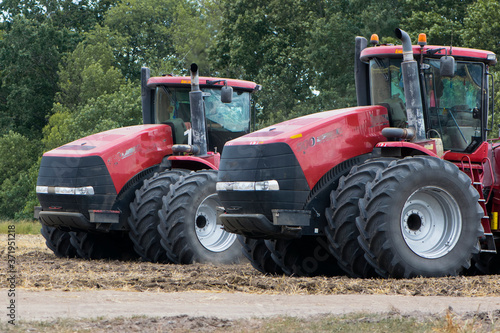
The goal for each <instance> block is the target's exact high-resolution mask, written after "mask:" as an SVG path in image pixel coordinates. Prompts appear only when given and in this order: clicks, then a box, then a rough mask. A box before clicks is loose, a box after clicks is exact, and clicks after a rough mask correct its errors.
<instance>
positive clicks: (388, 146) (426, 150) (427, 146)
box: [374, 140, 441, 158]
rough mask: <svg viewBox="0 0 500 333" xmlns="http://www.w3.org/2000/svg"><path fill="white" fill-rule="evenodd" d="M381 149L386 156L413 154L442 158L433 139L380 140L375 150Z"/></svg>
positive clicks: (381, 152)
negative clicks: (417, 141) (421, 140)
mask: <svg viewBox="0 0 500 333" xmlns="http://www.w3.org/2000/svg"><path fill="white" fill-rule="evenodd" d="M377 150H378V151H379V152H380V154H381V156H385V157H406V156H413V155H429V156H433V157H437V158H441V157H440V156H439V155H438V154H437V150H436V142H435V141H433V140H429V141H423V142H419V143H413V142H407V141H389V142H379V143H377V144H376V145H375V149H374V152H376V151H377Z"/></svg>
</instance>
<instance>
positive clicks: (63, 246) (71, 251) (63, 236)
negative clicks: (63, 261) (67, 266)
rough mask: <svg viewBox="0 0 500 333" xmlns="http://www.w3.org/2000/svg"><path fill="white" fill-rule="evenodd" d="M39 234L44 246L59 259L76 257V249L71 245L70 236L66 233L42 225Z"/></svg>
mask: <svg viewBox="0 0 500 333" xmlns="http://www.w3.org/2000/svg"><path fill="white" fill-rule="evenodd" d="M41 233H42V236H43V237H44V238H45V244H46V245H47V247H48V248H49V249H51V250H52V252H54V254H55V255H56V256H58V257H61V258H75V257H77V256H78V255H77V252H76V248H75V247H74V246H73V245H72V244H71V236H70V234H69V232H68V231H63V230H59V229H57V228H54V227H49V226H46V225H44V224H42V230H41Z"/></svg>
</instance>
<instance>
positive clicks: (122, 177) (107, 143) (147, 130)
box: [42, 125, 173, 193]
mask: <svg viewBox="0 0 500 333" xmlns="http://www.w3.org/2000/svg"><path fill="white" fill-rule="evenodd" d="M172 145H173V140H172V130H171V128H170V126H168V125H138V126H130V127H123V128H117V129H113V130H109V131H105V132H101V133H97V134H93V135H90V136H87V137H84V138H81V139H78V140H76V141H73V142H70V143H68V144H65V145H64V146H61V147H58V148H56V149H53V150H51V151H48V152H46V153H45V154H43V159H45V165H46V167H47V168H54V169H57V168H60V165H62V164H64V165H68V166H78V165H79V164H81V163H80V160H83V159H88V158H89V157H94V158H95V157H99V158H101V159H102V161H103V163H104V165H105V167H106V169H107V170H108V172H109V174H110V175H111V178H112V180H113V184H114V186H115V188H116V193H119V192H120V190H121V189H122V188H123V186H124V185H125V184H126V183H127V182H128V181H129V180H130V179H131V178H132V177H133V176H135V175H137V174H138V173H139V172H141V171H143V170H145V169H147V168H149V167H151V166H154V165H157V164H160V163H161V161H162V159H163V158H164V157H165V156H167V155H171V154H172ZM43 159H42V161H43ZM50 161H53V162H50ZM61 161H64V163H62V162H61ZM61 163H62V164H61Z"/></svg>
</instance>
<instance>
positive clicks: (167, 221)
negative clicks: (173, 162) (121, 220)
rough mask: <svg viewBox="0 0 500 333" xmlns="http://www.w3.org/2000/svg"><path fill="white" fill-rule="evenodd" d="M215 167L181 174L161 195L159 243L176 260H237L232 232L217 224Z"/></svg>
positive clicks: (182, 262) (203, 261)
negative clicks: (165, 193) (167, 191)
mask: <svg viewBox="0 0 500 333" xmlns="http://www.w3.org/2000/svg"><path fill="white" fill-rule="evenodd" d="M216 183H217V171H216V170H201V171H197V172H192V173H190V174H189V175H186V176H182V177H181V178H180V180H179V181H178V182H177V183H176V184H175V185H174V186H172V187H171V189H170V192H169V194H168V195H166V196H164V197H163V206H162V209H161V210H160V211H159V212H158V215H159V217H160V224H159V226H158V231H159V233H160V235H161V245H162V246H163V248H164V249H165V251H166V253H167V257H168V258H169V259H170V260H171V261H172V262H173V263H176V264H191V263H195V262H196V263H216V264H233V263H239V262H240V260H241V258H242V253H241V245H240V243H239V242H238V241H237V239H236V235H235V234H231V233H229V232H227V231H224V230H223V229H222V225H220V224H217V207H218V206H222V204H221V203H220V201H219V198H218V196H217V193H216V189H215V185H216Z"/></svg>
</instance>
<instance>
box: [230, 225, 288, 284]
mask: <svg viewBox="0 0 500 333" xmlns="http://www.w3.org/2000/svg"><path fill="white" fill-rule="evenodd" d="M238 240H239V241H240V243H241V245H242V251H243V255H244V256H245V257H246V258H247V259H248V261H250V263H251V264H252V266H253V267H254V268H255V269H256V270H258V271H259V272H261V273H264V274H269V275H282V274H283V270H282V269H281V267H280V266H279V265H278V264H277V263H276V262H275V261H274V259H273V258H272V255H271V254H272V253H271V251H270V250H269V249H268V248H267V246H266V243H265V241H264V240H263V239H254V238H248V237H244V236H241V235H238Z"/></svg>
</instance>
